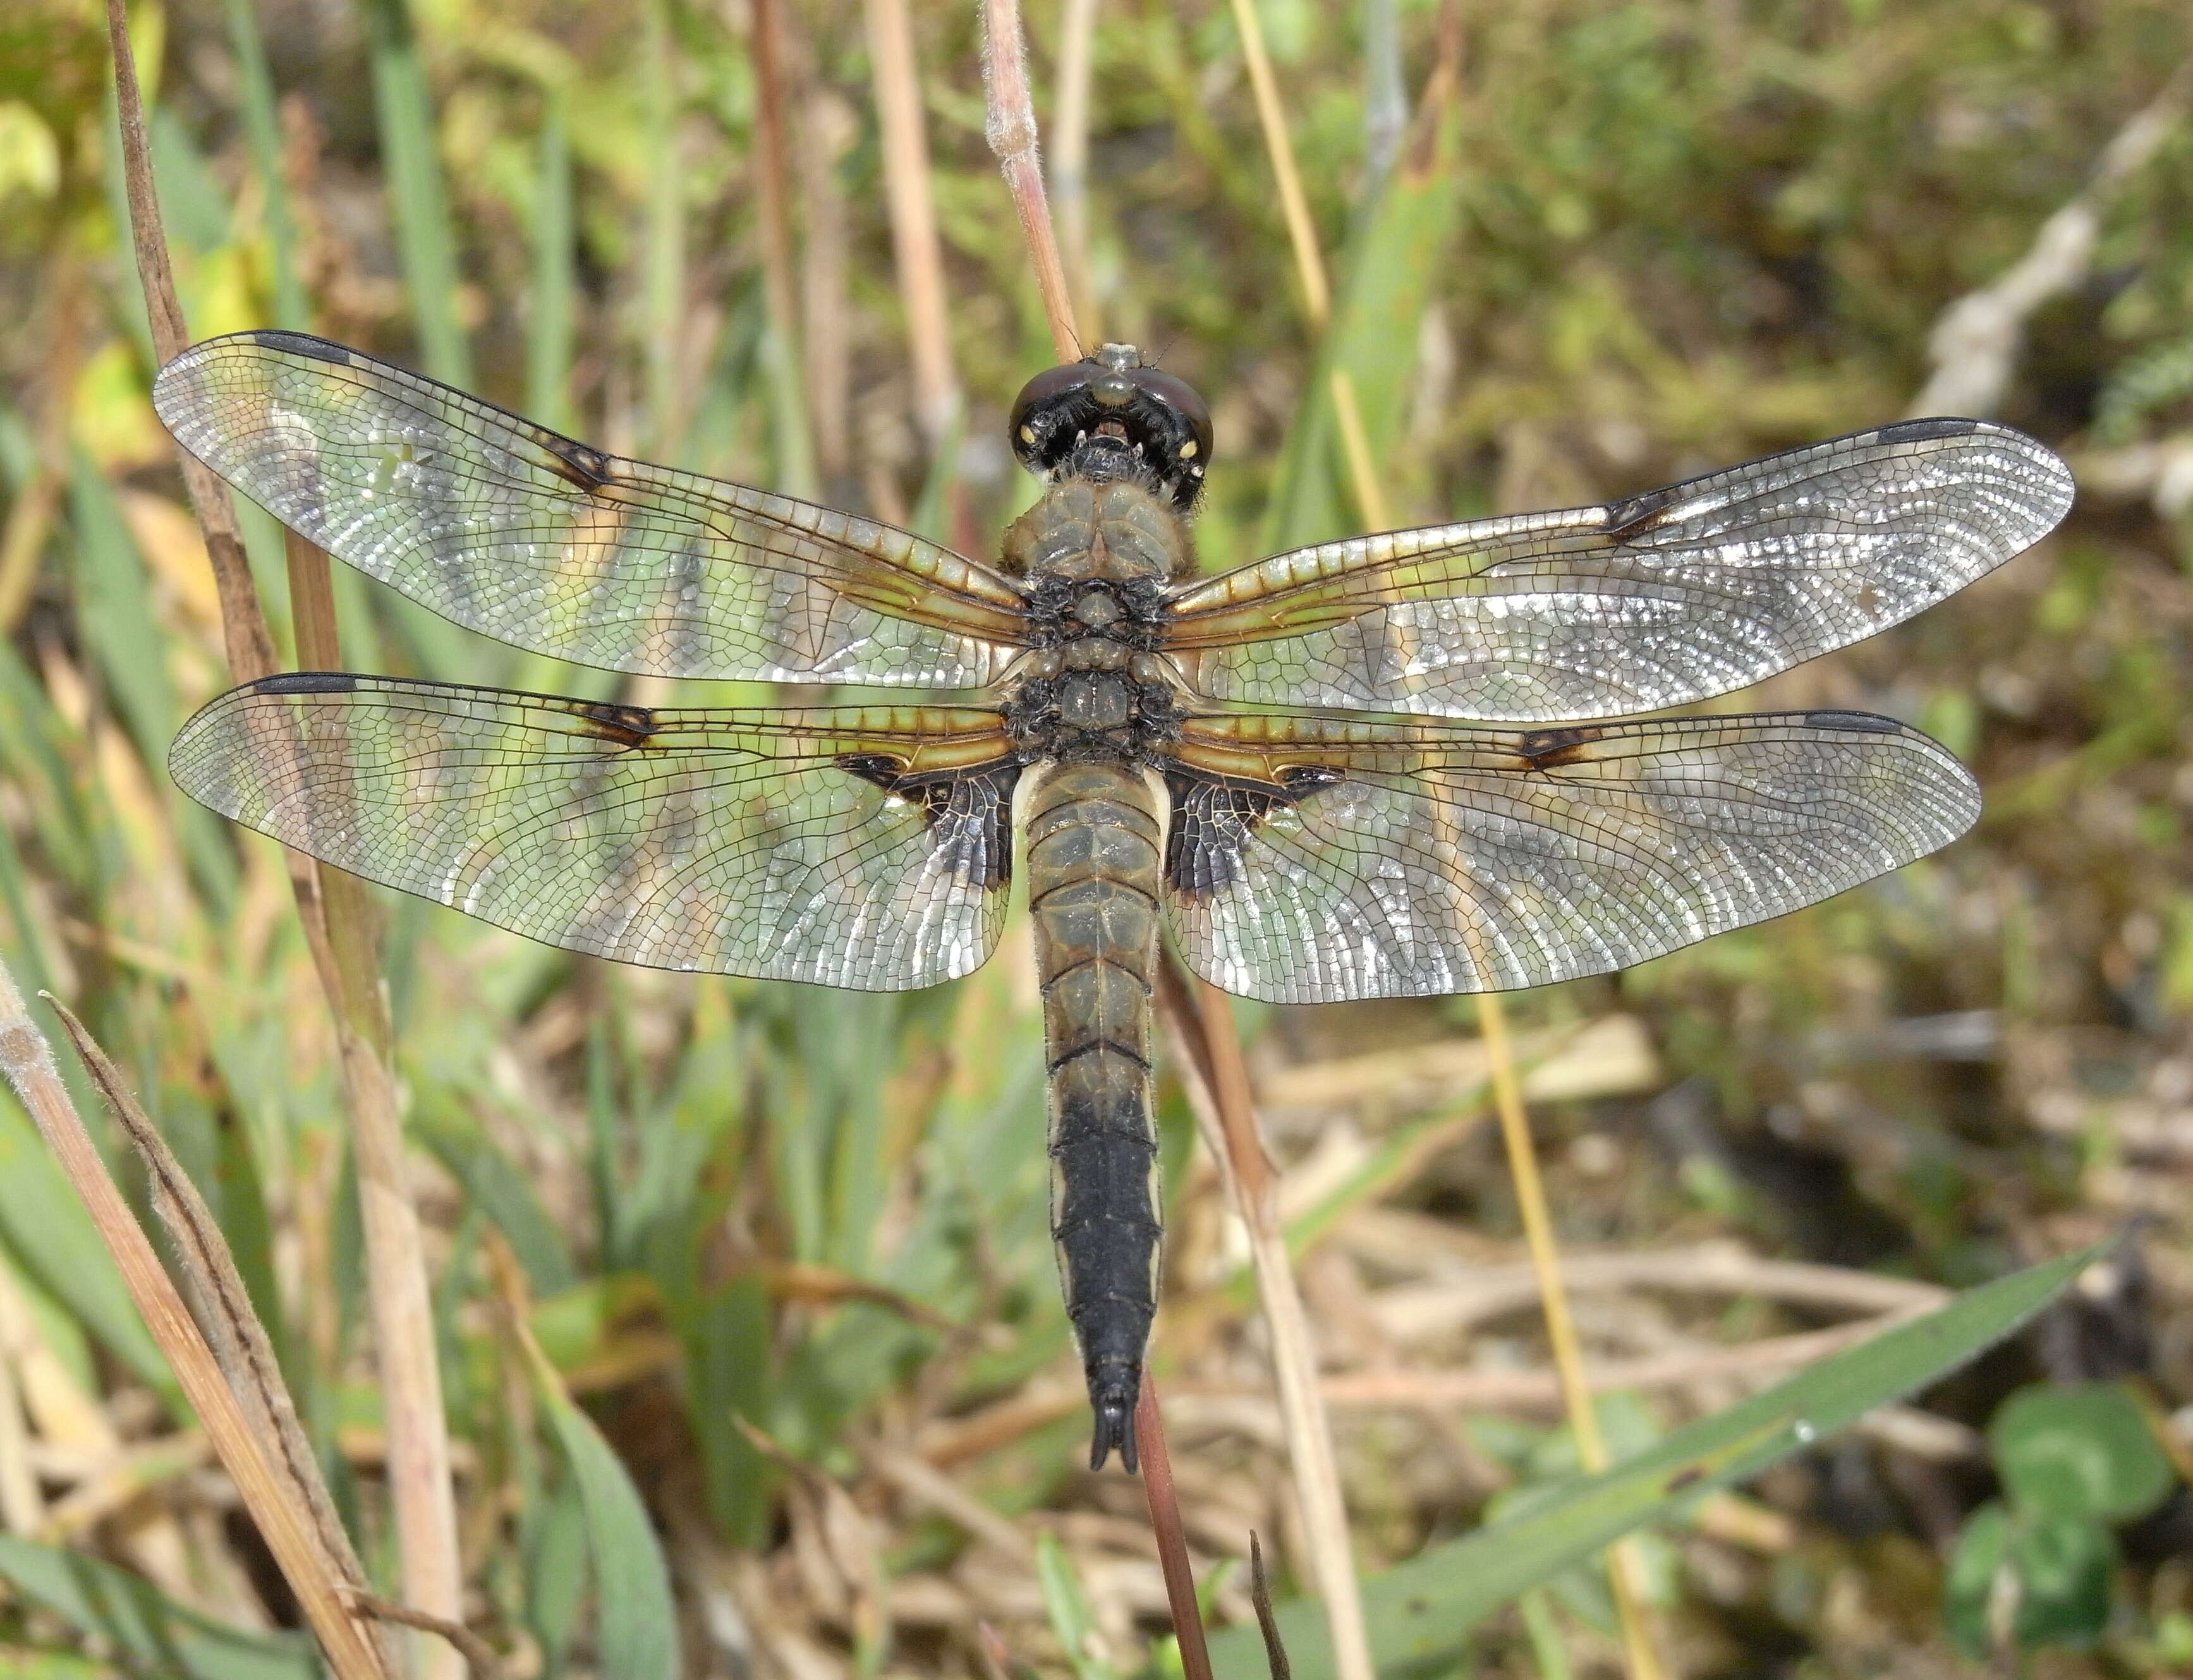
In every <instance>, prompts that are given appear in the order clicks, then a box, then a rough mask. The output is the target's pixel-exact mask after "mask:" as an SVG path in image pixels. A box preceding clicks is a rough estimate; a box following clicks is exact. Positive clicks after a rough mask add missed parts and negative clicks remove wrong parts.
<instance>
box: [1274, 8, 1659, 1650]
mask: <svg viewBox="0 0 2193 1680" xmlns="http://www.w3.org/2000/svg"><path fill="white" fill-rule="evenodd" d="M1234 21H1235V24H1236V26H1238V27H1239V29H1240V32H1241V49H1242V52H1243V54H1245V57H1246V58H1247V60H1248V66H1249V79H1250V83H1251V86H1252V88H1253V89H1254V90H1255V93H1256V99H1257V116H1258V118H1259V121H1260V122H1261V123H1262V126H1263V134H1264V144H1265V147H1266V150H1267V151H1268V153H1269V154H1270V157H1271V160H1272V174H1273V176H1274V180H1277V182H1278V183H1279V188H1280V203H1281V205H1282V207H1283V208H1284V209H1285V213H1286V219H1287V231H1288V235H1289V237H1291V239H1292V241H1293V243H1294V249H1295V262H1296V265H1297V269H1298V270H1299V272H1300V278H1301V283H1302V289H1303V300H1304V303H1305V305H1306V306H1307V309H1308V315H1309V317H1310V323H1311V325H1312V327H1313V328H1314V329H1315V330H1316V331H1318V332H1319V333H1320V334H1322V333H1323V332H1324V331H1325V330H1326V329H1327V328H1328V327H1329V326H1330V324H1331V314H1332V288H1331V283H1330V282H1329V281H1328V280H1327V278H1326V269H1325V259H1324V255H1323V254H1322V253H1321V252H1320V249H1318V244H1317V239H1316V233H1315V230H1314V227H1313V226H1312V225H1311V222H1310V220H1309V212H1308V205H1307V203H1306V202H1305V200H1304V199H1303V191H1302V181H1301V177H1300V174H1299V173H1298V172H1297V169H1296V168H1295V158H1294V146H1293V142H1292V141H1291V139H1290V138H1289V136H1288V134H1287V128H1286V121H1285V114H1284V112H1283V111H1282V110H1281V108H1280V99H1279V88H1278V83H1277V81H1276V79H1275V78H1274V76H1273V74H1272V67H1271V61H1270V57H1269V54H1267V52H1266V51H1265V49H1264V37H1263V28H1262V26H1261V25H1260V24H1259V23H1258V21H1257V13H1256V8H1255V6H1254V5H1253V3H1251V0H1234ZM1452 74H1453V58H1452V35H1451V33H1450V34H1448V35H1447V36H1445V37H1443V40H1442V52H1441V60H1440V72H1439V73H1438V74H1437V75H1436V76H1435V77H1434V87H1433V88H1430V89H1427V90H1426V91H1427V99H1428V100H1429V99H1430V98H1433V97H1438V98H1446V97H1449V96H1451V94H1452ZM1330 379H1331V396H1332V405H1333V412H1334V416H1335V418H1336V420H1337V421H1338V423H1339V429H1340V436H1341V442H1342V450H1343V454H1345V455H1346V457H1347V460H1348V478H1349V481H1350V483H1351V484H1352V486H1353V488H1354V494H1355V500H1356V505H1357V506H1359V507H1360V509H1361V510H1362V513H1363V517H1364V523H1366V525H1368V526H1369V527H1371V529H1374V530H1376V529H1386V528H1388V527H1389V525H1390V523H1391V521H1390V520H1389V518H1388V517H1387V511H1386V503H1385V496H1384V492H1383V487H1382V486H1381V484H1380V483H1379V481H1378V477H1377V471H1376V470H1375V467H1374V466H1373V463H1372V461H1371V449H1370V445H1369V442H1368V439H1367V437H1366V433H1365V430H1364V426H1363V420H1362V414H1361V412H1360V408H1359V406H1358V404H1357V403H1356V400H1355V387H1354V381H1353V380H1352V379H1351V377H1350V376H1349V374H1348V369H1345V368H1341V367H1335V368H1334V369H1331V374H1330ZM1477 1009H1478V1021H1479V1025H1480V1031H1482V1033H1483V1035H1484V1038H1485V1046H1486V1054H1487V1056H1488V1058H1489V1060H1490V1062H1491V1066H1492V1092H1493V1103H1494V1106H1495V1108H1496V1110H1497V1112H1498V1114H1499V1117H1500V1134H1501V1139H1502V1141H1503V1144H1504V1145H1505V1146H1506V1149H1507V1154H1508V1166H1509V1173H1510V1174H1511V1175H1512V1177H1513V1178H1514V1183H1515V1193H1516V1200H1517V1202H1518V1203H1519V1204H1520V1209H1521V1211H1522V1216H1523V1225H1524V1229H1525V1231H1526V1234H1527V1235H1528V1237H1529V1239H1530V1249H1531V1259H1532V1265H1533V1266H1534V1267H1535V1268H1536V1270H1537V1275H1538V1289H1539V1296H1540V1299H1541V1300H1542V1301H1543V1304H1544V1310H1545V1317H1546V1329H1547V1336H1548V1340H1549V1341H1550V1342H1551V1343H1552V1345H1553V1353H1554V1363H1555V1369H1556V1371H1557V1372H1558V1373H1559V1374H1560V1385H1561V1393H1562V1397H1563V1400H1564V1402H1565V1403H1566V1409H1567V1412H1568V1416H1569V1421H1570V1426H1571V1427H1572V1429H1573V1431H1575V1434H1576V1438H1577V1457H1578V1460H1579V1461H1580V1462H1581V1463H1582V1465H1583V1469H1584V1471H1585V1472H1586V1473H1587V1474H1589V1473H1592V1472H1595V1471H1600V1470H1603V1469H1605V1468H1606V1443H1604V1442H1603V1441H1602V1440H1601V1439H1600V1433H1599V1421H1598V1417H1597V1414H1595V1412H1594V1410H1593V1409H1592V1403H1591V1395H1590V1391H1589V1388H1588V1387H1587V1386H1585V1383H1584V1379H1583V1367H1582V1362H1581V1361H1580V1359H1579V1358H1578V1357H1577V1351H1576V1339H1575V1333H1574V1331H1573V1329H1572V1328H1571V1324H1570V1320H1569V1314H1568V1302H1567V1298H1566V1295H1565V1294H1563V1293H1562V1289H1561V1281H1560V1251H1559V1249H1558V1246H1557V1245H1556V1244H1555V1241H1554V1236H1553V1220H1552V1218H1551V1216H1550V1214H1549V1213H1548V1211H1547V1208H1546V1203H1545V1193H1544V1191H1543V1188H1542V1187H1541V1186H1540V1184H1539V1180H1538V1165H1537V1155H1536V1153H1535V1151H1533V1148H1532V1141H1531V1130H1530V1124H1529V1121H1528V1119H1527V1118H1526V1115H1525V1112H1524V1108H1523V1094H1522V1085H1521V1082H1520V1080H1519V1078H1518V1077H1517V1075H1516V1071H1515V1061H1514V1055H1513V1054H1512V1052H1511V1050H1510V1049H1509V1041H1508V1020H1507V1012H1506V1010H1505V1009H1504V1008H1503V1005H1502V1003H1501V1002H1500V999H1499V997H1498V996H1497V994H1495V993H1492V992H1489V991H1486V992H1480V993H1479V994H1478V997H1477ZM1252 1240H1253V1238H1252ZM1282 1257H1283V1258H1284V1250H1282ZM1325 1450H1326V1453H1327V1454H1330V1452H1331V1444H1330V1438H1329V1437H1327V1438H1326V1443H1325ZM1307 1503H1308V1501H1307V1499H1305V1506H1307ZM1305 1516H1306V1517H1307V1511H1306V1512H1305ZM1344 1538H1345V1532H1344V1530H1343V1540H1344ZM1608 1579H1609V1582H1610V1585H1611V1586H1612V1589H1613V1593H1614V1601H1615V1607H1616V1610H1617V1613H1618V1615H1619V1616H1620V1618H1621V1622H1622V1632H1623V1651H1624V1654H1625V1656H1626V1657H1627V1659H1628V1662H1629V1671H1630V1673H1631V1675H1632V1676H1633V1677H1634V1680H1658V1677H1659V1675H1660V1672H1661V1667H1660V1660H1659V1655H1658V1651H1657V1650H1656V1649H1654V1646H1653V1642H1652V1637H1651V1632H1650V1630H1649V1629H1648V1628H1647V1627H1646V1623H1645V1618H1644V1611H1643V1608H1642V1605H1641V1603H1640V1600H1639V1597H1638V1594H1637V1591H1636V1590H1635V1580H1634V1569H1633V1565H1632V1561H1631V1557H1630V1554H1629V1548H1627V1547H1626V1546H1625V1547H1618V1548H1617V1549H1616V1551H1615V1552H1614V1554H1613V1556H1612V1559H1611V1560H1610V1568H1609V1570H1608ZM1345 1580H1346V1585H1345V1587H1344V1589H1343V1591H1344V1592H1345V1594H1346V1596H1347V1598H1348V1601H1349V1603H1351V1604H1352V1605H1353V1606H1354V1611H1353V1614H1352V1615H1350V1616H1349V1617H1348V1619H1347V1620H1346V1621H1345V1622H1343V1617H1342V1614H1341V1613H1340V1607H1339V1605H1338V1604H1337V1603H1331V1588H1329V1587H1327V1586H1326V1583H1325V1582H1324V1581H1323V1580H1320V1588H1321V1589H1324V1590H1325V1591H1326V1595H1327V1598H1328V1603H1329V1604H1330V1606H1331V1611H1332V1637H1333V1644H1334V1649H1335V1650H1336V1652H1337V1654H1338V1657H1339V1664H1338V1666H1339V1669H1340V1672H1341V1675H1342V1680H1369V1675H1370V1672H1371V1658H1370V1652H1369V1649H1368V1644H1367V1642H1365V1643H1357V1642H1364V1641H1365V1636H1364V1633H1363V1624H1362V1615H1361V1609H1360V1599H1359V1598H1358V1597H1357V1596H1356V1587H1355V1580H1354V1571H1353V1570H1352V1569H1348V1570H1347V1571H1346V1575H1345ZM1352 1644H1353V1645H1354V1649H1351V1645H1352Z"/></svg>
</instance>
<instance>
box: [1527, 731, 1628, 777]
mask: <svg viewBox="0 0 2193 1680" xmlns="http://www.w3.org/2000/svg"><path fill="white" fill-rule="evenodd" d="M1605 734H1606V730H1605V729H1595V728H1583V729H1526V730H1525V731H1524V732H1523V734H1521V735H1520V737H1519V738H1518V739H1517V740H1516V742H1515V756H1516V757H1518V758H1520V759H1521V760H1522V762H1523V768H1524V769H1526V770H1558V769H1560V768H1561V767H1562V766H1563V765H1565V764H1573V763H1577V761H1578V760H1579V759H1582V758H1583V757H1586V756H1587V754H1586V753H1585V751H1584V749H1585V748H1587V747H1589V746H1592V745H1593V744H1594V743H1595V742H1596V741H1598V740H1600V738H1601V737H1602V736H1604V735H1605Z"/></svg>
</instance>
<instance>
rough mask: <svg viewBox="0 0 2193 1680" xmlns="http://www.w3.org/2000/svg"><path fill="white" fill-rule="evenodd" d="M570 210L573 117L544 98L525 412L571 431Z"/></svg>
mask: <svg viewBox="0 0 2193 1680" xmlns="http://www.w3.org/2000/svg"><path fill="white" fill-rule="evenodd" d="M575 237H576V235H575V228H574V226H573V212H572V205H571V127H570V111H568V110H567V109H566V107H565V102H564V95H563V94H561V93H559V92H558V91H556V90H554V89H550V90H549V91H547V93H544V94H542V95H541V151H540V174H539V176H538V178H537V180H535V186H534V199H533V298H532V304H533V307H532V308H531V310H530V311H528V313H527V317H526V322H525V411H526V413H527V414H530V415H531V416H532V417H533V418H534V419H535V420H539V421H540V422H541V424H542V425H543V426H554V427H556V428H557V429H558V431H570V429H571V414H570V407H571V334H572V321H573V308H572V304H573V299H574V295H575V293H576V292H577V289H578V277H577V266H576V262H575V256H576V249H575Z"/></svg>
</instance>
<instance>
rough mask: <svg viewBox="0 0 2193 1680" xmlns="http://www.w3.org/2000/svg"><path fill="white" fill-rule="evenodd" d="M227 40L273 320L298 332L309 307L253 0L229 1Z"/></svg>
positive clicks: (309, 319)
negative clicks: (255, 176) (254, 185)
mask: <svg viewBox="0 0 2193 1680" xmlns="http://www.w3.org/2000/svg"><path fill="white" fill-rule="evenodd" d="M227 7H228V40H229V45H230V47H231V49H232V50H233V51H234V52H235V54H236V69H237V77H238V81H239V82H240V83H242V84H243V133H244V137H245V139H247V140H249V142H250V145H251V164H252V167H253V168H254V169H256V170H258V172H259V183H260V190H261V191H263V192H264V193H265V194H266V242H267V243H268V244H269V245H270V246H271V247H272V249H273V256H274V324H275V325H276V326H278V327H286V328H289V329H292V330H295V331H298V332H301V331H303V330H304V329H306V328H307V327H309V326H311V325H312V306H311V305H310V304H309V303H307V302H306V299H305V288H304V283H302V282H301V281H300V280H299V279H298V277H297V226H296V222H295V220H294V219H293V218H292V217H291V215H290V214H289V184H288V182H287V181H285V180H283V175H282V125H281V123H280V121H279V119H278V117H277V116H276V114H275V109H274V76H273V72H272V71H270V70H269V69H268V68H267V66H266V42H265V41H264V40H262V39H261V37H260V34H259V20H258V19H257V18H256V17H255V15H254V14H253V13H252V9H251V0H227Z"/></svg>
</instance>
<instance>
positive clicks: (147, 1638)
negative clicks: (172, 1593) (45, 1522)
mask: <svg viewBox="0 0 2193 1680" xmlns="http://www.w3.org/2000/svg"><path fill="white" fill-rule="evenodd" d="M0 1576H4V1577H5V1578H6V1579H7V1580H8V1581H9V1584H10V1585H11V1586H14V1589H15V1590H16V1591H18V1592H20V1593H21V1594H22V1595H23V1597H26V1598H28V1599H31V1600H32V1601H34V1602H35V1603H38V1604H40V1605H42V1606H43V1608H45V1609H48V1610H50V1611H51V1612H52V1613H53V1614H55V1615H57V1616H59V1617H60V1619H61V1620H64V1621H66V1622H67V1623H69V1624H70V1625H71V1626H74V1627H76V1628H77V1629H80V1630H81V1631H83V1632H84V1633H87V1634H89V1635H92V1636H94V1637H98V1638H100V1639H103V1640H105V1641H106V1642H107V1643H109V1644H110V1645H112V1647H113V1649H114V1652H115V1654H117V1656H119V1657H121V1658H123V1660H125V1661H126V1662H127V1663H128V1664H129V1666H130V1667H131V1668H132V1669H133V1670H135V1669H142V1670H143V1671H145V1672H146V1673H148V1674H160V1675H169V1676H175V1677H187V1680H318V1676H319V1673H320V1666H319V1663H318V1660H316V1659H315V1658H314V1657H313V1655H312V1649H311V1648H310V1647H309V1646H308V1645H307V1644H306V1643H305V1642H304V1641H303V1640H301V1639H298V1638H294V1637H286V1636H283V1635H279V1634H263V1633H248V1632H245V1631H243V1630H242V1629H240V1628H234V1627H228V1626H223V1625H222V1624H221V1623H220V1622H217V1621H215V1620H211V1619H210V1618H209V1617H206V1616H202V1615H200V1614H198V1612H197V1611H195V1610H186V1609H184V1608H183V1607H182V1606H181V1605H180V1604H177V1603H174V1602H172V1601H171V1600H169V1598H167V1597H163V1595H162V1594H161V1592H160V1591H159V1590H158V1589H157V1587H155V1586H152V1584H151V1583H150V1582H147V1581H145V1580H140V1579H139V1578H138V1577H137V1576H135V1575H133V1574H129V1572H128V1571H127V1570H124V1569H116V1568H115V1567H114V1566H113V1565H112V1563H100V1562H99V1561H98V1560H97V1559H95V1558H91V1557H83V1555H81V1554H80V1553H77V1552H73V1551H60V1550H57V1549H56V1548H54V1547H53V1546H39V1545H37V1544H35V1543H33V1542H32V1541H30V1540H18V1539H16V1538H15V1537H14V1535H12V1534H0Z"/></svg>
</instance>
